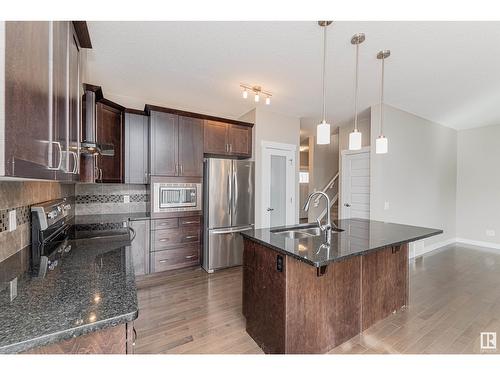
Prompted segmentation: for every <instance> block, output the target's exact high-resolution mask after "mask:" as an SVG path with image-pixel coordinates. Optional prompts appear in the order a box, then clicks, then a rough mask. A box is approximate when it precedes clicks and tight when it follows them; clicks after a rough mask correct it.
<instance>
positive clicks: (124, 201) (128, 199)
mask: <svg viewBox="0 0 500 375" xmlns="http://www.w3.org/2000/svg"><path fill="white" fill-rule="evenodd" d="M123 203H130V195H127V194H126V195H124V196H123Z"/></svg>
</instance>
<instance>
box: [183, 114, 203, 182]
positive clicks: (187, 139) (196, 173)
mask: <svg viewBox="0 0 500 375" xmlns="http://www.w3.org/2000/svg"><path fill="white" fill-rule="evenodd" d="M178 147H179V176H184V177H201V176H202V175H203V120H200V119H197V118H192V117H183V116H179V146H178Z"/></svg>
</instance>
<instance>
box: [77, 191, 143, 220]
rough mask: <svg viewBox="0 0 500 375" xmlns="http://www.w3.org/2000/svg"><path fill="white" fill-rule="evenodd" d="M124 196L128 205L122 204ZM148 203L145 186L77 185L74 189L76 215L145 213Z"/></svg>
mask: <svg viewBox="0 0 500 375" xmlns="http://www.w3.org/2000/svg"><path fill="white" fill-rule="evenodd" d="M125 196H128V199H129V202H128V203H125V202H124V199H125ZM148 202H149V192H148V187H147V185H135V184H77V185H76V187H75V203H76V211H75V213H76V215H98V214H122V213H129V212H146V211H147V210H148Z"/></svg>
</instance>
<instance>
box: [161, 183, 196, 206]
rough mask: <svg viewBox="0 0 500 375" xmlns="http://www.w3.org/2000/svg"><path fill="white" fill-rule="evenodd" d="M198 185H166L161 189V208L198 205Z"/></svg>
mask: <svg viewBox="0 0 500 375" xmlns="http://www.w3.org/2000/svg"><path fill="white" fill-rule="evenodd" d="M196 190H197V189H196V186H193V187H166V186H161V187H160V189H159V200H158V201H159V205H160V209H161V208H180V207H196V205H197V194H198V192H197V191H196Z"/></svg>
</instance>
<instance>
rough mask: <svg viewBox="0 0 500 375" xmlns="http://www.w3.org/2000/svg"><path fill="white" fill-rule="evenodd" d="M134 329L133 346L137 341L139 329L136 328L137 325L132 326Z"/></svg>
mask: <svg viewBox="0 0 500 375" xmlns="http://www.w3.org/2000/svg"><path fill="white" fill-rule="evenodd" d="M132 330H133V331H134V338H133V340H132V346H135V342H136V341H137V331H136V330H135V327H134V328H132Z"/></svg>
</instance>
